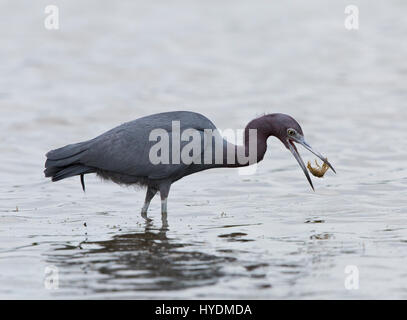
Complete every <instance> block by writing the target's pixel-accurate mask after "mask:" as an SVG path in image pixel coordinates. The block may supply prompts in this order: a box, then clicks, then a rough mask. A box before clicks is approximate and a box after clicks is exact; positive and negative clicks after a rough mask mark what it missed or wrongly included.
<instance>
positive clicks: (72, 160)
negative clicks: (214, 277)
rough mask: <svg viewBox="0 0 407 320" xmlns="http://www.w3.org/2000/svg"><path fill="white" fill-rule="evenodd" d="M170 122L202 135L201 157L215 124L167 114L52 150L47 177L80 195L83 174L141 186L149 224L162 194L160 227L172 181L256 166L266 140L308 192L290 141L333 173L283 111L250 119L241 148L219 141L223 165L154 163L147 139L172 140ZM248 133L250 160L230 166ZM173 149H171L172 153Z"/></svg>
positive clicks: (188, 114) (187, 114)
mask: <svg viewBox="0 0 407 320" xmlns="http://www.w3.org/2000/svg"><path fill="white" fill-rule="evenodd" d="M174 121H178V122H179V129H180V131H181V132H182V131H184V130H187V129H194V130H196V131H197V132H198V133H199V134H200V136H198V138H200V139H201V142H202V146H203V147H202V148H201V152H200V154H199V155H198V158H199V157H201V156H203V154H204V151H205V150H206V149H205V148H208V144H207V143H206V142H205V143H204V132H205V130H216V127H215V125H214V124H213V123H212V122H211V121H210V120H209V119H208V118H206V117H205V116H203V115H201V114H199V113H195V112H188V111H174V112H165V113H158V114H153V115H150V116H146V117H142V118H139V119H136V120H134V121H130V122H127V123H124V124H122V125H120V126H118V127H115V128H113V129H111V130H109V131H107V132H105V133H103V134H102V135H100V136H98V137H96V138H94V139H91V140H88V141H84V142H79V143H75V144H70V145H67V146H65V147H62V148H59V149H56V150H51V151H50V152H48V153H47V154H46V157H47V160H46V162H45V171H44V173H45V176H46V177H51V178H52V181H59V180H62V179H65V178H68V177H72V176H76V175H80V181H81V184H82V188H83V190H84V191H85V184H84V175H85V174H88V173H96V174H97V175H99V176H100V177H102V178H104V179H108V180H111V181H113V182H116V183H118V184H123V185H135V184H137V185H141V186H145V187H147V193H146V198H145V202H144V206H143V208H142V209H141V216H142V217H143V218H144V219H146V220H147V221H149V220H150V219H149V218H147V210H148V207H149V205H150V202H151V200H152V199H153V197H154V196H155V194H156V193H157V192H158V191H159V192H160V196H161V217H162V221H163V223H166V221H167V197H168V193H169V191H170V187H171V184H172V183H174V182H175V181H177V180H179V179H181V178H183V177H185V176H187V175H190V174H192V173H196V172H199V171H203V170H207V169H211V168H220V167H234V168H236V167H244V166H248V165H250V164H252V163H253V162H259V161H261V160H262V159H263V157H264V154H265V152H266V149H267V139H268V137H270V136H274V137H277V138H278V139H279V140H280V141H281V142H282V143H283V144H284V145H285V147H286V148H287V149H289V150H290V151H291V153H292V154H293V155H294V157H295V159H296V160H297V161H298V163H299V165H300V166H301V168H302V170H303V171H304V174H305V176H306V177H307V179H308V182H309V183H310V185H311V187H312V189H314V187H313V184H312V181H311V178H310V176H309V174H308V171H307V169H306V167H305V164H304V162H303V160H302V159H301V156H300V154H299V153H298V150H297V148H296V146H295V145H294V142H296V143H299V144H301V145H302V146H304V147H305V148H306V149H308V150H309V151H311V152H312V153H314V154H315V155H316V156H317V157H319V158H320V159H321V160H322V161H324V163H326V164H328V165H329V167H330V168H331V169H332V170H333V171H334V172H335V170H334V169H333V167H332V166H331V165H330V164H329V162H328V161H327V159H326V158H324V157H323V156H322V155H321V154H320V153H319V152H317V151H315V150H314V149H312V148H311V146H310V145H309V144H307V143H306V142H305V140H304V135H303V131H302V129H301V127H300V125H299V124H298V122H297V121H296V120H294V119H293V118H292V117H290V116H288V115H285V114H281V113H274V114H267V115H264V116H261V117H258V118H256V119H254V120H252V121H250V122H249V123H248V125H247V126H246V128H245V131H244V144H243V145H241V146H237V145H234V144H231V143H230V142H228V141H227V140H225V139H223V138H221V139H222V143H223V145H222V146H221V148H223V149H224V151H225V152H223V156H222V157H223V158H221V159H220V160H221V161H212V162H209V163H205V162H204V161H199V163H197V162H198V161H196V162H193V163H189V164H187V163H184V162H179V163H167V164H164V163H160V164H153V163H152V161H151V158H150V155H149V153H150V150H151V148H152V147H153V145H154V144H155V143H156V142H154V141H151V137H150V133H151V132H152V131H153V130H155V129H160V130H166V132H168V134H169V136H171V137H172V138H174V137H175V136H176V135H175V132H173V128H174V127H173V125H172V124H173V122H174ZM252 129H254V130H255V132H256V136H255V138H256V140H255V141H256V155H255V159H254V161H253V162H251V163H250V159H246V160H245V161H243V163H241V162H232V163H230V161H229V160H230V159H228V158H227V156H228V152H227V150H230V148H232V150H234V151H235V152H239V151H240V152H243V153H244V154H247V153H248V152H249V150H248V149H249V145H250V143H249V142H250V141H249V131H251V130H252ZM176 139H179V141H178V142H179V144H180V146H181V148H182V147H183V146H185V145H186V144H187V141H184V140H182V139H180V137H179V136H176ZM209 148H211V149H213V150H210V151H213V154H215V153H216V152H215V150H214V148H215V146H214V145H213V144H210V146H209ZM172 150H173V149H172V148H171V147H170V148H169V152H170V155H171V151H172Z"/></svg>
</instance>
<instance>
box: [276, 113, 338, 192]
mask: <svg viewBox="0 0 407 320" xmlns="http://www.w3.org/2000/svg"><path fill="white" fill-rule="evenodd" d="M270 116H272V126H273V131H274V134H275V136H276V137H277V138H278V139H280V141H281V142H282V143H283V144H284V145H285V146H286V148H287V149H288V150H290V151H291V153H292V154H293V156H294V158H295V159H296V160H297V161H298V163H299V165H300V167H301V169H302V171H304V174H305V176H306V177H307V180H308V182H309V183H310V185H311V187H312V189H314V186H313V184H312V180H311V177H310V175H309V173H308V171H307V167H306V166H305V163H304V161H303V160H302V158H301V156H300V154H299V152H298V150H297V147H296V145H295V143H298V144H300V145H302V146H303V147H304V148H305V149H307V150H308V151H310V152H312V153H313V154H315V155H316V156H317V157H318V158H320V159H321V160H322V161H323V162H324V163H326V164H327V165H328V166H329V167H330V168H331V169H332V171H333V172H335V173H336V171H335V169H334V168H333V167H332V165H331V164H330V163H329V162H328V160H327V159H326V158H325V157H324V156H322V155H321V154H320V153H319V152H318V151H316V150H315V149H313V148H312V147H311V146H310V145H309V144H308V143H307V142H306V141H305V139H304V133H303V131H302V129H301V126H300V125H299V124H298V122H297V121H296V120H295V119H294V118H292V117H290V116H289V115H286V114H281V113H277V114H272V115H270Z"/></svg>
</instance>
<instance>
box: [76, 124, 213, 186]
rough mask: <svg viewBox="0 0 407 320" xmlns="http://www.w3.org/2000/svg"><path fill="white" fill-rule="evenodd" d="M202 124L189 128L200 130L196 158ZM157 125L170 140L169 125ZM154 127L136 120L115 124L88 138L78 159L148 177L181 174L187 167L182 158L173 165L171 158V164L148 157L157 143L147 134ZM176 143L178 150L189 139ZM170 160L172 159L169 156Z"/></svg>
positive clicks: (108, 169)
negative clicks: (90, 138)
mask: <svg viewBox="0 0 407 320" xmlns="http://www.w3.org/2000/svg"><path fill="white" fill-rule="evenodd" d="M181 124H182V122H181ZM156 125H157V124H156ZM188 125H189V124H188V123H184V124H183V125H182V126H181V128H180V130H181V133H182V132H183V131H184V130H185V129H189V128H191V127H189V128H188ZM201 127H202V126H201ZM201 127H198V128H193V127H192V129H194V130H195V131H196V132H198V133H199V139H196V140H199V144H200V145H201V152H198V153H197V154H196V153H195V154H194V156H195V157H196V158H198V157H201V154H202V152H203V150H204V149H205V146H204V139H203V135H204V132H203V128H201ZM158 128H162V129H163V130H165V129H167V130H165V131H166V132H168V138H169V141H170V142H172V140H173V136H174V133H173V132H172V129H171V127H169V126H168V125H167V124H163V125H162V126H159V127H158ZM153 129H155V127H153V126H150V125H149V124H148V123H137V122H134V123H127V124H124V125H122V126H119V127H116V128H114V129H112V130H110V131H108V132H106V133H104V134H102V135H101V136H99V137H97V138H95V139H93V140H91V141H90V142H89V144H88V149H87V150H86V151H85V152H83V153H82V154H81V159H80V162H81V163H82V164H84V165H86V166H88V167H92V168H97V169H102V170H106V171H111V172H115V173H121V174H125V175H131V176H137V177H147V178H150V179H165V178H169V177H171V176H174V175H179V174H182V171H183V170H185V168H186V167H187V166H188V164H185V163H183V162H182V161H180V163H176V164H174V163H173V161H171V164H166V163H161V164H155V163H153V161H152V160H151V155H150V151H151V150H152V148H153V147H154V145H156V144H157V141H154V140H153V141H150V133H151V131H152V130H153ZM175 140H176V138H175ZM179 143H180V150H183V149H184V147H186V146H187V145H188V144H189V143H190V142H189V141H182V140H181V141H179ZM171 152H172V144H171V143H170V145H169V153H170V155H171ZM170 160H172V159H171V157H170Z"/></svg>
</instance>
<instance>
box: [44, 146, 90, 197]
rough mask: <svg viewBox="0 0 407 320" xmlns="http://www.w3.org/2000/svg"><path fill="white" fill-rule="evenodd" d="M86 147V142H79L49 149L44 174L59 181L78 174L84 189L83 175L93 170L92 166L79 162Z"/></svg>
mask: <svg viewBox="0 0 407 320" xmlns="http://www.w3.org/2000/svg"><path fill="white" fill-rule="evenodd" d="M87 149H88V144H87V142H81V143H76V144H70V145H67V146H65V147H62V148H59V149H56V150H51V151H50V152H48V153H47V154H46V157H47V161H46V162H45V170H44V174H45V176H46V177H51V179H52V181H59V180H62V179H65V178H69V177H73V176H77V175H80V176H81V184H82V188H83V190H85V184H84V179H83V175H84V174H87V173H92V172H95V169H94V168H91V167H88V166H86V165H84V164H82V163H81V158H82V157H83V155H84V153H85V152H86V150H87Z"/></svg>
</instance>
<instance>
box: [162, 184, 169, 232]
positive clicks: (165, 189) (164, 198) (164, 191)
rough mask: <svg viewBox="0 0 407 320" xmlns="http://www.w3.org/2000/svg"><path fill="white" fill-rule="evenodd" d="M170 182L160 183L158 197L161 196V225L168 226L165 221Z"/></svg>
mask: <svg viewBox="0 0 407 320" xmlns="http://www.w3.org/2000/svg"><path fill="white" fill-rule="evenodd" d="M170 187H171V183H164V184H161V185H160V197H161V221H162V224H163V227H168V221H167V212H168V211H167V199H168V193H169V192H170Z"/></svg>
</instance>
